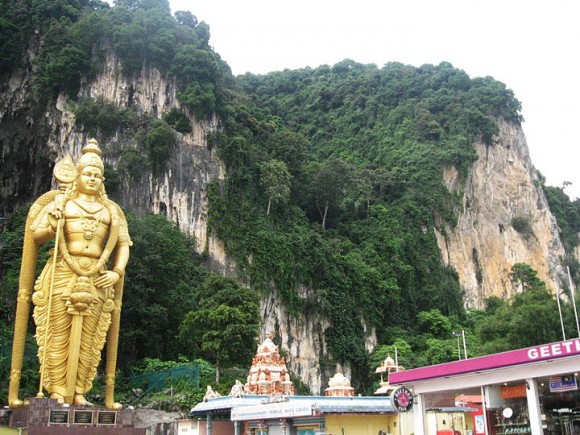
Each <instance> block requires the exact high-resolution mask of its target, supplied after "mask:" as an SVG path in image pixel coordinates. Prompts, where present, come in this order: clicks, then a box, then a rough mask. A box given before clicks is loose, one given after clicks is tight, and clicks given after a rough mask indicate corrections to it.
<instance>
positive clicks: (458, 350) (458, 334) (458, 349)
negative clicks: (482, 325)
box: [453, 331, 461, 360]
mask: <svg viewBox="0 0 580 435" xmlns="http://www.w3.org/2000/svg"><path fill="white" fill-rule="evenodd" d="M460 335H461V334H460V333H459V332H456V331H453V336H454V337H457V359H458V360H460V359H461V345H460V344H459V336H460Z"/></svg>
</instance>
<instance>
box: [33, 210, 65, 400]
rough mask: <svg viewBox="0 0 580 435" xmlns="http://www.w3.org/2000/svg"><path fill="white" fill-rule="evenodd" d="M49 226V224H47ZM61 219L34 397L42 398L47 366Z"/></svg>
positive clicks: (56, 237) (53, 258)
mask: <svg viewBox="0 0 580 435" xmlns="http://www.w3.org/2000/svg"><path fill="white" fill-rule="evenodd" d="M49 225H50V224H49ZM61 227H62V225H61V219H58V220H57V221H56V234H55V235H54V248H53V249H52V268H51V270H50V285H49V286H48V302H47V307H46V321H45V326H44V328H45V329H44V340H43V343H42V364H41V365H40V380H39V382H38V393H36V397H39V398H43V397H44V393H43V392H42V389H43V384H44V368H45V367H46V366H47V361H46V356H47V353H46V347H47V346H48V334H50V315H51V311H52V292H53V291H54V275H55V272H56V263H57V259H58V243H59V240H60V232H61V229H62V228H61Z"/></svg>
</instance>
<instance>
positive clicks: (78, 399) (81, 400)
mask: <svg viewBox="0 0 580 435" xmlns="http://www.w3.org/2000/svg"><path fill="white" fill-rule="evenodd" d="M73 405H77V406H93V404H92V403H91V402H89V401H88V400H87V399H85V396H83V395H82V394H75V397H74V399H73Z"/></svg>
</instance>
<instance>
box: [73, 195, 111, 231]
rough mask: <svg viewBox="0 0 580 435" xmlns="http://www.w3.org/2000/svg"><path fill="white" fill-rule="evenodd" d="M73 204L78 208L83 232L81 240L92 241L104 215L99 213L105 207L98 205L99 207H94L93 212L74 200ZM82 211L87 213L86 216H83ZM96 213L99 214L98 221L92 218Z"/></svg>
mask: <svg viewBox="0 0 580 435" xmlns="http://www.w3.org/2000/svg"><path fill="white" fill-rule="evenodd" d="M73 202H74V203H75V204H76V205H77V206H78V207H79V212H80V220H81V221H80V222H81V228H82V229H83V231H84V233H83V238H84V239H85V240H93V237H95V233H96V232H97V230H98V229H99V225H101V222H102V221H103V216H104V215H103V213H101V211H102V210H103V208H105V207H104V206H103V205H100V206H99V207H95V209H94V210H90V209H88V208H86V207H85V206H84V205H83V204H81V203H80V202H79V201H77V200H76V199H73ZM83 210H84V211H85V212H87V213H88V215H87V216H85V214H84V213H83ZM97 213H98V214H99V219H97V218H96V217H95V216H94V215H95V214H97Z"/></svg>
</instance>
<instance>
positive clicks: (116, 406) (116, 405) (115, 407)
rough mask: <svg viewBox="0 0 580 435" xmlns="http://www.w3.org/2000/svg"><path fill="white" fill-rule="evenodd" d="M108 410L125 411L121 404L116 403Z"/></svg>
mask: <svg viewBox="0 0 580 435" xmlns="http://www.w3.org/2000/svg"><path fill="white" fill-rule="evenodd" d="M107 408H109V409H114V410H115V411H116V410H119V409H123V405H122V404H121V403H119V402H115V403H113V404H112V405H111V406H107Z"/></svg>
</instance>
